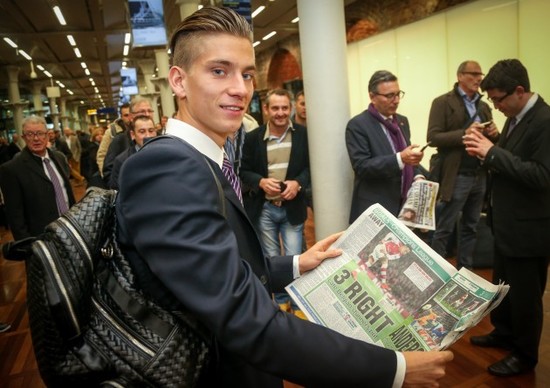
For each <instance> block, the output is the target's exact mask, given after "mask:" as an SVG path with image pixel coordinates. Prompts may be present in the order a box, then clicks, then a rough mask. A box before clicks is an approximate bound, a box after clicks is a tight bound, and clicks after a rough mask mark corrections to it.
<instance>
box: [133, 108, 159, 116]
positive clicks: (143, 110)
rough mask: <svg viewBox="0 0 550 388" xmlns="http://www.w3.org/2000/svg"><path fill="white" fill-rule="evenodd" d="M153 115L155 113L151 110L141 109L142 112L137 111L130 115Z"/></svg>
mask: <svg viewBox="0 0 550 388" xmlns="http://www.w3.org/2000/svg"><path fill="white" fill-rule="evenodd" d="M153 113H155V111H154V110H152V109H142V110H138V111H136V112H132V114H134V115H147V114H150V115H152V114H153Z"/></svg>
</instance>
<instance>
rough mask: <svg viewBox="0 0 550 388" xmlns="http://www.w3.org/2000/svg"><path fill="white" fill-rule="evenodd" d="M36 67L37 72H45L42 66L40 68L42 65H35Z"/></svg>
mask: <svg viewBox="0 0 550 388" xmlns="http://www.w3.org/2000/svg"><path fill="white" fill-rule="evenodd" d="M36 67H37V68H38V70H41V71H44V70H46V69H44V66H42V65H36Z"/></svg>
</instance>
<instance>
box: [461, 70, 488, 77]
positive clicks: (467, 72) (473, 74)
mask: <svg viewBox="0 0 550 388" xmlns="http://www.w3.org/2000/svg"><path fill="white" fill-rule="evenodd" d="M461 73H462V74H469V75H471V76H472V77H484V76H485V74H483V73H480V72H477V71H462V72H461Z"/></svg>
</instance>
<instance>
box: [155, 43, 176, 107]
mask: <svg viewBox="0 0 550 388" xmlns="http://www.w3.org/2000/svg"><path fill="white" fill-rule="evenodd" d="M155 59H156V62H157V68H158V72H157V77H156V80H157V81H156V82H157V86H158V88H159V91H160V104H161V106H162V112H163V113H164V115H165V116H168V117H171V116H172V113H174V112H175V111H176V105H175V104H174V97H173V96H172V89H171V88H170V85H169V84H168V70H169V69H170V65H169V60H168V53H167V52H166V50H165V49H161V50H155Z"/></svg>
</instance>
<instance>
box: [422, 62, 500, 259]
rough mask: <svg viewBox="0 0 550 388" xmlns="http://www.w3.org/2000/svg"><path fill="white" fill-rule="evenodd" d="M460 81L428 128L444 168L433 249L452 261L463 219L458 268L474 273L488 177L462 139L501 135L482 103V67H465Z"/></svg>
mask: <svg viewBox="0 0 550 388" xmlns="http://www.w3.org/2000/svg"><path fill="white" fill-rule="evenodd" d="M457 79H458V82H457V83H455V85H454V87H453V90H451V91H450V92H448V93H445V94H444V95H442V96H439V97H437V98H436V99H435V100H434V101H433V103H432V107H431V110H430V118H429V122H428V136H427V137H428V141H429V142H430V143H431V145H432V146H435V147H437V151H438V154H439V160H440V163H441V166H440V167H441V175H440V177H439V179H438V180H439V184H440V186H439V201H440V202H439V205H438V208H437V214H436V220H437V225H436V230H435V233H434V236H433V239H432V244H431V245H432V248H433V249H434V250H435V251H436V252H437V253H438V254H440V255H441V256H443V257H446V256H448V254H449V253H450V252H447V248H448V245H450V244H449V239H450V237H451V236H452V235H453V231H454V230H455V227H456V225H457V220H458V218H459V214H461V213H462V217H461V219H460V228H459V230H457V234H458V238H459V242H458V250H457V267H458V268H459V269H460V268H461V267H466V268H468V269H471V268H472V267H473V251H474V247H475V243H476V235H477V224H478V222H479V218H480V215H481V210H482V206H483V200H484V197H485V186H486V173H485V171H484V170H483V169H481V168H480V160H479V159H478V158H476V157H474V156H470V155H468V153H466V149H465V147H464V144H463V143H462V137H463V136H464V135H465V134H468V133H471V132H472V131H477V132H483V133H484V134H485V135H486V136H488V137H489V138H495V137H496V136H497V135H498V130H497V128H496V126H495V125H494V124H493V123H492V114H491V108H490V107H489V105H488V104H487V103H486V102H485V101H481V95H480V94H479V92H478V90H479V85H480V83H481V80H482V79H483V73H482V72H481V67H480V65H479V63H477V62H475V61H465V62H462V63H461V64H460V66H459V67H458V70H457ZM481 123H484V124H481ZM449 248H450V247H449Z"/></svg>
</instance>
